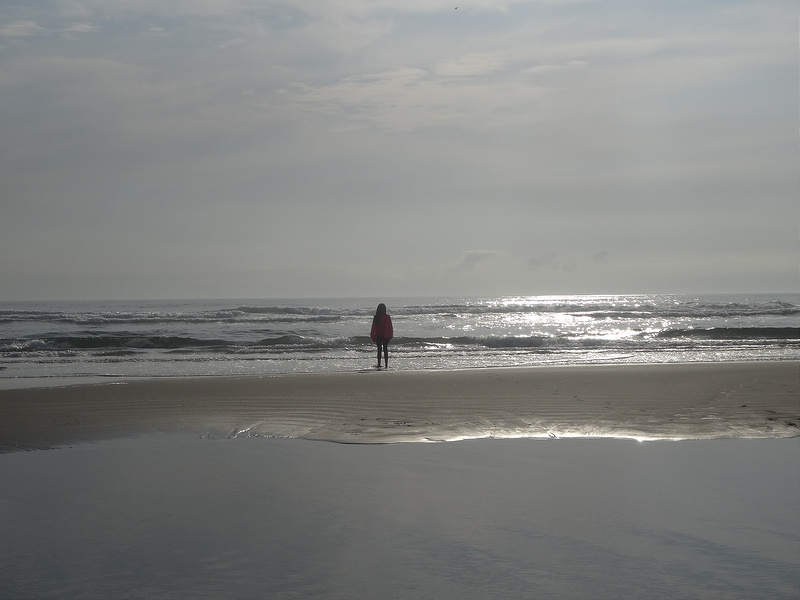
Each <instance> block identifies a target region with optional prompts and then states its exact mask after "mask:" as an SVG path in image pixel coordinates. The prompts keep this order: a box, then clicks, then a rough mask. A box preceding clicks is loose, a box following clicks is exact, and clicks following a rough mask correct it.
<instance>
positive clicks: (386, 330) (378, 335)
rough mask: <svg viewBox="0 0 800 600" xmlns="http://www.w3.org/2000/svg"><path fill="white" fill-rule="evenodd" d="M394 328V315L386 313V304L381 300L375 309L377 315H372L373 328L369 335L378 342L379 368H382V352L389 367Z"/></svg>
mask: <svg viewBox="0 0 800 600" xmlns="http://www.w3.org/2000/svg"><path fill="white" fill-rule="evenodd" d="M393 335H394V330H393V329H392V317H390V316H389V315H387V314H386V305H385V304H384V303H383V302H381V303H380V304H378V310H376V311H375V316H374V317H372V329H371V330H370V332H369V337H371V338H372V340H373V341H374V342H375V343H376V344H378V368H379V369H380V368H381V352H383V361H384V364H385V365H386V368H387V369H388V368H389V340H391V339H392V336H393Z"/></svg>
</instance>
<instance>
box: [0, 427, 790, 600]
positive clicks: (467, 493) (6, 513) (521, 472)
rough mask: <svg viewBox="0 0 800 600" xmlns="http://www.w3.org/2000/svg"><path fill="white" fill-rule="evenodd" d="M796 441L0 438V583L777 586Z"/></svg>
mask: <svg viewBox="0 0 800 600" xmlns="http://www.w3.org/2000/svg"><path fill="white" fill-rule="evenodd" d="M799 473H800V438H793V439H785V440H712V441H692V442H689V441H683V442H649V443H639V442H634V441H621V440H555V441H544V440H536V441H535V440H473V441H466V442H449V443H440V444H401V445H387V446H354V445H341V444H331V443H327V442H311V441H303V440H276V439H258V438H249V439H232V440H231V439H222V440H208V439H205V440H201V439H197V438H195V437H189V436H186V437H180V436H155V437H147V438H140V439H136V440H117V441H107V442H102V443H97V444H87V445H80V446H76V447H73V448H66V449H61V450H55V451H40V452H29V453H14V454H7V455H3V456H0V481H2V482H3V485H2V488H0V597H4V598H16V597H37V598H109V597H118V598H171V597H193V598H219V597H229V598H253V597H270V598H309V597H312V598H313V597H319V598H385V597H392V598H415V599H416V598H420V597H437V598H466V599H470V598H476V599H477V598H487V597H497V598H530V597H560V598H587V597H592V598H620V597H647V598H678V597H693V598H719V597H725V598H755V597H764V598H767V597H768V598H796V597H797V596H798V594H800V581H799V580H798V577H797V572H798V566H799V565H800V514H798V511H797V502H798V499H800V478H798V474H799Z"/></svg>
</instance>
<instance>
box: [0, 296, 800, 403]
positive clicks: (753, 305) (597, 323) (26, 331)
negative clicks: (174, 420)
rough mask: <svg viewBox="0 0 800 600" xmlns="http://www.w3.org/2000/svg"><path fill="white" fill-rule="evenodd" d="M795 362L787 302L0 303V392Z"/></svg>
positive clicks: (797, 308) (794, 304)
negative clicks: (140, 382) (379, 343)
mask: <svg viewBox="0 0 800 600" xmlns="http://www.w3.org/2000/svg"><path fill="white" fill-rule="evenodd" d="M378 302H385V303H386V304H387V306H388V310H389V313H390V314H391V316H392V319H393V322H394V331H395V338H394V339H393V340H392V342H391V344H390V357H391V358H390V367H391V368H392V369H458V368H470V367H501V366H524V365H553V364H588V363H641V362H648V363H663V362H715V361H740V360H796V359H797V358H798V357H799V356H800V353H799V352H798V350H800V329H799V328H798V315H800V294H750V295H714V296H711V295H707V296H687V295H663V294H662V295H616V296H515V297H486V298H463V297H441V298H381V299H370V298H350V299H341V298H340V299H313V300H310V299H281V300H275V299H271V300H270V299H262V300H253V299H249V300H186V301H178V300H167V301H158V300H149V301H104V302H101V301H86V302H75V301H71V302H2V303H0V388H9V387H20V386H30V385H42V384H45V385H46V384H56V383H58V384H61V383H64V382H65V381H66V382H75V383H77V382H78V381H82V380H87V379H89V380H91V379H95V378H109V377H110V378H115V377H117V378H130V377H161V376H208V375H257V374H260V375H263V374H284V373H324V372H341V371H354V370H362V369H368V368H373V367H374V366H375V364H376V352H375V348H374V345H373V343H372V341H371V340H370V338H369V330H370V324H371V319H372V315H373V313H374V311H375V307H376V306H377V304H378Z"/></svg>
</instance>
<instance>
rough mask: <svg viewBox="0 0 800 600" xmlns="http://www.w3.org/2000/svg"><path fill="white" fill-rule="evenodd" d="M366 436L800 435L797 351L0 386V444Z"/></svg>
mask: <svg viewBox="0 0 800 600" xmlns="http://www.w3.org/2000/svg"><path fill="white" fill-rule="evenodd" d="M161 432H166V433H173V432H174V433H188V434H191V435H194V436H199V437H241V436H253V437H298V438H305V439H315V440H325V441H332V442H341V443H356V444H359V443H361V444H373V443H396V442H424V441H450V440H459V439H471V438H483V437H492V438H516V437H533V438H563V437H609V438H632V439H639V440H657V439H671V440H675V439H713V438H738V437H744V438H754V437H756V438H757V437H761V438H774V437H795V436H798V435H800V362H797V361H791V362H790V361H777V362H736V363H733V362H731V363H727V362H723V363H679V364H676V363H663V364H635V365H631V364H626V365H557V366H534V367H499V368H479V369H459V370H451V371H434V370H430V371H391V370H389V371H368V372H355V373H352V372H351V373H326V374H298V375H264V376H243V377H216V376H210V377H190V378H151V379H146V380H124V381H113V382H107V383H98V384H86V385H74V386H66V387H48V388H17V389H5V390H0V453H7V452H14V451H17V450H31V449H39V448H54V447H59V446H64V445H70V444H76V443H81V442H85V441H94V440H102V439H112V438H116V437H137V436H141V435H148V434H153V433H161Z"/></svg>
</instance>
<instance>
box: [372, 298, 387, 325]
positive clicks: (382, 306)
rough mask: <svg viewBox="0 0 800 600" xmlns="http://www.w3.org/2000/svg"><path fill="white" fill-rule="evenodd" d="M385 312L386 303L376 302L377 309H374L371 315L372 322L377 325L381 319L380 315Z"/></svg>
mask: <svg viewBox="0 0 800 600" xmlns="http://www.w3.org/2000/svg"><path fill="white" fill-rule="evenodd" d="M385 314H386V305H385V304H384V303H383V302H381V303H380V304H378V310H376V311H375V316H374V317H372V324H373V325H376V326H377V325H378V322H379V321H380V320H381V317H382V316H383V315H385Z"/></svg>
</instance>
